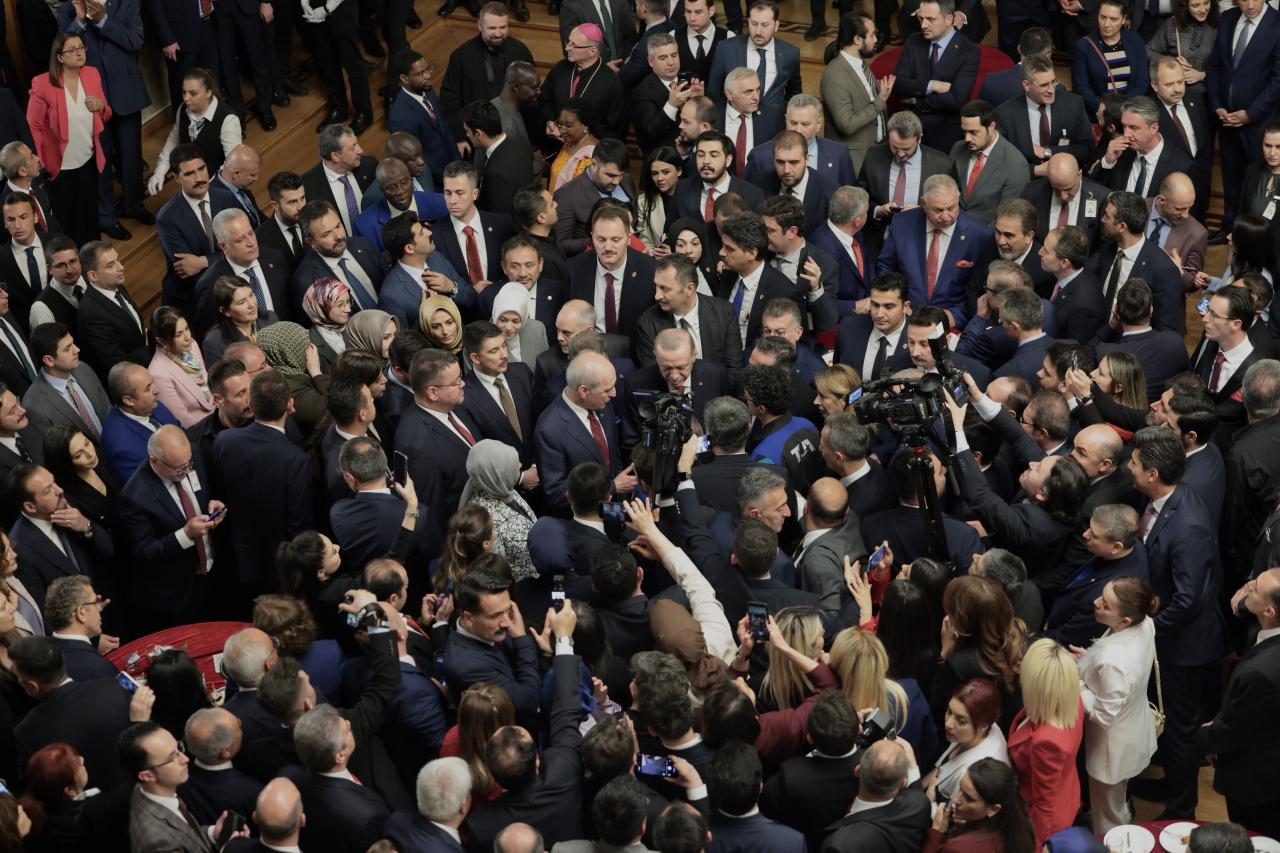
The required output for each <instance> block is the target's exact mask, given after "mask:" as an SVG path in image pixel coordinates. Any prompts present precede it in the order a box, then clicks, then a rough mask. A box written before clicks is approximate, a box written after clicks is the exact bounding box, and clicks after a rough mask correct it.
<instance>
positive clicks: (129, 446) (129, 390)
mask: <svg viewBox="0 0 1280 853" xmlns="http://www.w3.org/2000/svg"><path fill="white" fill-rule="evenodd" d="M107 394H108V396H110V398H111V402H112V403H114V404H115V405H114V406H112V407H111V409H110V411H108V412H107V416H106V417H105V418H103V419H102V455H103V456H104V457H105V458H106V463H107V469H108V470H109V471H110V472H111V476H113V477H115V478H116V481H117V482H120V483H125V482H128V480H129V478H130V477H132V476H133V472H134V471H137V470H138V466H140V465H141V464H142V463H143V462H145V461H146V459H147V453H148V451H149V447H148V442H149V441H150V439H151V437H152V436H153V435H155V433H156V430H158V429H160V427H162V426H164V425H166V424H171V425H173V426H178V419H177V418H175V417H174V416H173V413H172V412H170V411H169V409H168V408H166V407H165V404H164V403H161V402H160V392H159V391H158V390H157V389H156V383H155V379H154V378H153V377H152V376H151V373H150V372H149V371H148V370H147V369H146V368H145V367H142V366H141V365H139V364H135V363H133V362H129V361H122V362H119V363H117V364H116V365H114V366H113V367H112V368H111V370H110V371H109V372H108V373H107Z"/></svg>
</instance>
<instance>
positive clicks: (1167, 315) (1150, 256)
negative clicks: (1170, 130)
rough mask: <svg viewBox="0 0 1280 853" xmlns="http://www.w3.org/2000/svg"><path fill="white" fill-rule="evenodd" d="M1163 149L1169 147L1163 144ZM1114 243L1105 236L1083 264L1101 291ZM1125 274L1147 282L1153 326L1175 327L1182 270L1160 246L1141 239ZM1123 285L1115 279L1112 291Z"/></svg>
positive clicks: (1182, 315) (1106, 309)
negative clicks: (1099, 285)
mask: <svg viewBox="0 0 1280 853" xmlns="http://www.w3.org/2000/svg"><path fill="white" fill-rule="evenodd" d="M1165 150H1166V151H1168V150H1169V149H1168V148H1167V147H1166V148H1165ZM1117 168H1119V167H1118V166H1117ZM1116 247H1117V244H1115V243H1112V242H1111V241H1109V240H1108V241H1107V242H1106V243H1105V244H1104V245H1103V246H1102V249H1101V250H1100V251H1099V252H1098V253H1097V254H1096V255H1094V256H1093V257H1091V258H1090V259H1089V266H1087V267H1086V268H1085V269H1086V270H1087V271H1088V272H1090V273H1092V274H1093V277H1094V278H1096V279H1097V280H1098V282H1099V284H1101V285H1102V291H1103V293H1104V294H1105V293H1106V288H1107V279H1108V277H1109V276H1110V274H1111V266H1112V264H1114V263H1115V259H1116ZM1129 278H1140V279H1142V280H1143V281H1145V282H1146V283H1147V284H1149V285H1151V325H1152V326H1154V327H1155V328H1157V329H1169V330H1171V331H1174V332H1177V331H1179V330H1180V329H1181V328H1182V323H1183V322H1184V320H1185V311H1184V310H1183V296H1182V273H1181V272H1180V271H1179V270H1178V268H1177V267H1175V266H1174V265H1173V261H1171V260H1169V256H1168V255H1166V254H1165V253H1164V250H1163V249H1161V248H1160V247H1159V246H1157V245H1156V244H1155V243H1152V242H1151V241H1150V240H1144V241H1143V242H1142V248H1141V249H1140V250H1139V251H1138V257H1137V259H1136V260H1134V262H1133V265H1132V266H1131V267H1130V268H1129ZM1123 285H1124V282H1123V281H1121V282H1119V283H1118V284H1117V286H1116V291H1117V292H1119V289H1120V287H1122V286H1123ZM1114 298H1115V294H1112V299H1114ZM1111 304H1112V303H1108V302H1107V301H1106V298H1105V295H1104V298H1103V310H1104V312H1105V313H1106V315H1107V316H1108V317H1110V314H1111ZM1058 326H1059V329H1061V326H1062V321H1061V320H1059V321H1058Z"/></svg>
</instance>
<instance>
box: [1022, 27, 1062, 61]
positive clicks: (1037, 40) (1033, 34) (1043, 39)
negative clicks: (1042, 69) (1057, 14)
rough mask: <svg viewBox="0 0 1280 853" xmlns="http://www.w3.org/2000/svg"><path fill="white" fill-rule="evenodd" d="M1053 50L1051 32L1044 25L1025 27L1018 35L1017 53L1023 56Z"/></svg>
mask: <svg viewBox="0 0 1280 853" xmlns="http://www.w3.org/2000/svg"><path fill="white" fill-rule="evenodd" d="M1051 50H1053V34H1052V33H1051V32H1049V30H1047V29H1045V28H1044V27H1027V28H1026V29H1025V30H1023V31H1022V35H1021V36H1019V37H1018V53H1019V54H1020V55H1022V56H1023V57H1024V58H1025V57H1028V56H1039V55H1042V54H1046V53H1049V52H1050V51H1051Z"/></svg>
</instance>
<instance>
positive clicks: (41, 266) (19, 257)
mask: <svg viewBox="0 0 1280 853" xmlns="http://www.w3.org/2000/svg"><path fill="white" fill-rule="evenodd" d="M34 198H35V196H32V199H33V200H34ZM27 249H35V250H36V251H35V255H34V257H35V259H36V269H37V270H39V278H38V279H37V280H36V281H32V280H31V276H29V275H27ZM9 251H11V252H13V260H14V263H16V264H17V265H18V272H19V273H20V274H21V275H22V280H23V281H25V282H26V283H27V284H28V285H29V286H30V288H31V292H32V293H33V294H34V295H36V296H39V295H40V291H41V290H43V289H44V283H45V282H46V281H48V280H49V269H48V267H47V266H46V265H45V260H44V243H42V242H41V241H40V234H39V233H38V232H33V233H32V240H31V244H30V245H28V246H23V245H22V244H21V243H19V242H18V241H17V240H14V241H12V242H10V243H9Z"/></svg>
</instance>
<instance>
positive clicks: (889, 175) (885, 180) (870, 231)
mask: <svg viewBox="0 0 1280 853" xmlns="http://www.w3.org/2000/svg"><path fill="white" fill-rule="evenodd" d="M886 134H887V140H886V141H885V142H883V143H880V144H879V145H872V146H871V147H870V148H868V149H867V156H866V158H865V159H863V161H862V171H861V172H859V173H858V186H860V187H862V188H863V189H864V190H866V191H867V195H868V197H869V199H868V204H869V206H870V213H869V218H870V222H869V225H870V227H869V228H867V230H866V234H865V236H866V238H867V239H868V240H870V241H871V242H872V243H873V244H874V245H873V246H872V249H873V250H874V251H876V252H878V251H879V250H880V246H881V244H882V243H883V242H884V235H885V231H886V230H887V229H888V228H889V221H890V218H891V217H892V216H893V215H894V214H895V213H897V212H898V211H899V210H902V209H904V208H906V207H907V206H909V205H915V204H917V203H918V202H919V201H920V190H921V189H922V188H923V187H924V182H925V181H927V180H928V179H929V178H931V177H933V176H934V175H945V174H947V173H948V172H949V171H950V170H951V161H950V160H949V159H948V158H947V155H946V154H945V153H944V152H942V151H939V150H937V149H935V148H930V147H929V146H927V145H922V144H921V143H920V139H921V137H922V136H923V135H924V127H923V125H921V124H920V119H919V117H918V116H916V114H915V113H913V112H910V111H908V110H899V111H898V112H896V113H894V114H893V115H892V116H890V117H889V121H888V122H887V123H886Z"/></svg>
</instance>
